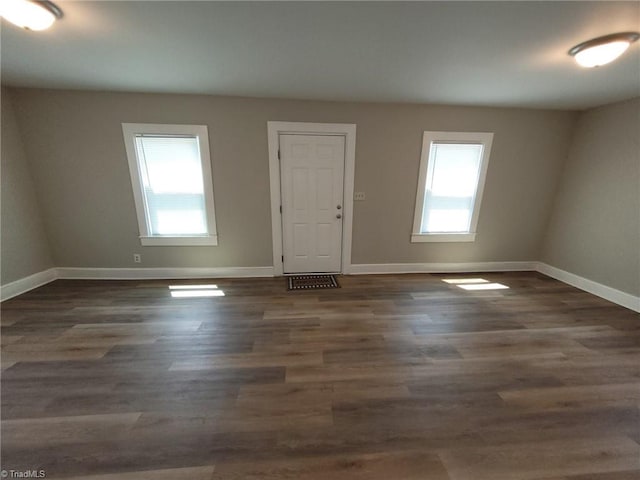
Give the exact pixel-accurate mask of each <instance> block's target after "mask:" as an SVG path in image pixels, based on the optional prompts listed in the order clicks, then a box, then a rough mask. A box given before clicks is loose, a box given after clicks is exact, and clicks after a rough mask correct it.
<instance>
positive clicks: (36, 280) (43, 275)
mask: <svg viewBox="0 0 640 480" xmlns="http://www.w3.org/2000/svg"><path fill="white" fill-rule="evenodd" d="M56 278H58V276H57V271H56V269H55V268H50V269H48V270H43V271H42V272H38V273H34V274H33V275H29V276H28V277H24V278H20V279H19V280H16V281H14V282H10V283H7V284H5V285H2V286H1V287H0V301H2V302H4V301H5V300H9V299H10V298H13V297H16V296H18V295H21V294H23V293H27V292H28V291H29V290H33V289H34V288H38V287H41V286H42V285H45V284H47V283H49V282H53V281H54V280H55V279H56Z"/></svg>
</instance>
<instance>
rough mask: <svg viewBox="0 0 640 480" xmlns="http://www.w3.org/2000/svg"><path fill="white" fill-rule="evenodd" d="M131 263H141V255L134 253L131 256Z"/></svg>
mask: <svg viewBox="0 0 640 480" xmlns="http://www.w3.org/2000/svg"><path fill="white" fill-rule="evenodd" d="M133 261H134V262H135V263H142V255H140V254H139V253H134V254H133Z"/></svg>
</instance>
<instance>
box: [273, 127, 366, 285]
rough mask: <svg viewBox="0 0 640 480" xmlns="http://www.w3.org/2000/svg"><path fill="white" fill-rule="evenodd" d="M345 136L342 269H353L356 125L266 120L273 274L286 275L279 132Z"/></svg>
mask: <svg viewBox="0 0 640 480" xmlns="http://www.w3.org/2000/svg"><path fill="white" fill-rule="evenodd" d="M282 134H290V135H342V136H344V191H343V195H344V200H343V202H344V203H343V207H344V208H343V214H342V220H343V223H342V259H341V260H342V261H341V263H342V272H341V273H344V274H347V273H350V271H351V239H352V228H353V190H354V180H355V164H356V125H355V124H352V123H307V122H267V135H268V144H269V182H270V189H271V237H272V240H273V274H274V275H275V276H282V275H284V268H283V267H284V265H283V262H282V255H283V250H282V215H281V214H280V205H281V201H282V200H281V190H280V159H279V158H278V150H279V148H280V135H282Z"/></svg>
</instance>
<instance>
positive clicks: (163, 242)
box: [140, 235, 218, 247]
mask: <svg viewBox="0 0 640 480" xmlns="http://www.w3.org/2000/svg"><path fill="white" fill-rule="evenodd" d="M140 243H141V244H142V245H144V246H149V247H189V246H190V247H198V246H212V245H213V246H215V245H218V236H217V235H208V236H206V237H168V236H167V237H159V236H158V237H140Z"/></svg>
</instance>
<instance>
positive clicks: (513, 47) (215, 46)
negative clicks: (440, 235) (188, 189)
mask: <svg viewBox="0 0 640 480" xmlns="http://www.w3.org/2000/svg"><path fill="white" fill-rule="evenodd" d="M57 3H58V5H59V6H60V7H62V9H63V10H64V13H65V17H64V19H63V20H62V21H60V22H57V24H56V25H54V26H53V27H52V28H51V29H50V30H48V31H46V32H39V33H36V32H28V31H24V30H20V29H18V28H16V27H14V26H13V25H10V24H8V23H6V22H4V21H3V24H2V43H1V48H2V51H1V53H2V83H3V84H6V85H12V86H27V87H47V88H67V89H91V90H115V91H142V92H172V93H207V94H218V95H242V96H255V97H283V98H308V99H323V100H357V101H385V102H386V101H392V102H419V103H444V104H463V105H495V106H521V107H536V108H563V109H564V108H566V109H583V108H588V107H593V106H597V105H602V104H606V103H610V102H614V101H617V100H623V99H627V98H631V97H634V96H637V95H639V94H640V42H636V44H634V45H633V46H632V47H631V49H630V50H629V51H628V52H627V53H626V54H625V55H624V56H623V57H622V58H620V59H619V60H618V61H617V62H614V63H612V64H610V65H607V66H604V67H600V68H597V69H592V70H585V69H582V68H579V67H578V66H577V65H576V64H575V63H574V61H573V60H572V59H571V58H570V57H569V56H568V55H567V53H566V52H567V50H569V48H571V47H572V46H573V45H575V44H577V43H580V42H582V41H584V40H587V39H589V38H592V37H596V36H600V35H605V34H609V33H614V32H619V31H629V30H631V31H637V30H640V2H559V1H552V2H537V1H536V2H514V1H512V2H452V1H449V2H408V3H405V2H353V3H352V2H257V3H249V2H225V3H222V2H210V1H198V2H189V1H178V2H169V1H143V2H129V1H119V2H116V1H112V2H102V1H100V2H95V1H81V2H69V1H59V2H57Z"/></svg>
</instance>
